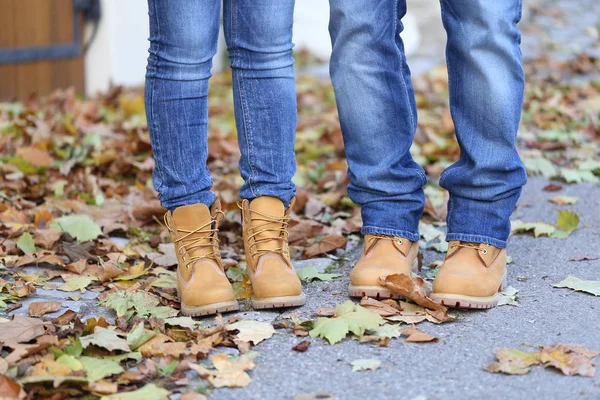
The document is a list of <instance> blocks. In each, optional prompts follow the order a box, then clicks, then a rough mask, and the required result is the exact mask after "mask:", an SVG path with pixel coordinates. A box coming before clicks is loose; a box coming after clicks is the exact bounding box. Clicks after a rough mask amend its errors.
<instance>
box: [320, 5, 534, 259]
mask: <svg viewBox="0 0 600 400" xmlns="http://www.w3.org/2000/svg"><path fill="white" fill-rule="evenodd" d="M441 3H442V18H443V22H444V27H445V28H446V31H447V34H448V43H447V51H446V56H447V62H448V73H449V84H450V108H451V112H452V117H453V119H454V125H455V127H456V136H457V138H458V142H459V145H460V149H461V155H460V159H459V161H458V162H457V163H455V164H453V165H452V166H450V167H449V168H448V169H446V170H445V171H444V173H443V174H442V176H441V178H440V185H441V186H442V187H444V188H445V189H447V190H448V191H449V192H450V203H449V205H448V236H447V239H448V240H462V241H467V242H479V243H487V244H491V245H493V246H496V247H501V248H503V247H505V246H506V240H507V238H508V235H509V233H510V221H509V218H510V215H511V213H512V211H513V208H514V207H515V204H516V202H517V200H518V198H519V195H520V193H521V187H522V186H523V185H524V184H525V182H526V179H527V176H526V172H525V169H524V167H523V164H522V163H521V160H520V158H519V155H518V154H517V150H516V147H515V141H516V136H517V130H518V126H519V119H520V115H521V106H522V102H523V88H524V77H523V68H522V61H521V51H520V48H519V45H520V40H521V38H520V33H519V30H518V29H517V23H518V21H519V20H520V18H521V0H441ZM330 5H331V22H330V33H331V39H332V43H333V54H332V59H331V78H332V81H333V85H334V88H335V93H336V98H337V103H338V110H339V114H340V121H341V124H342V132H343V135H344V141H345V146H346V155H347V157H348V164H349V176H350V181H351V184H350V186H349V189H348V192H349V195H350V197H351V198H352V200H353V201H354V202H356V203H358V204H360V205H361V206H362V216H363V221H364V226H363V229H362V232H363V233H380V234H385V235H394V236H401V237H405V238H408V239H410V240H418V239H419V232H418V224H419V219H420V217H421V214H422V212H423V207H424V202H425V198H424V194H423V190H422V186H423V185H424V184H425V182H426V177H425V175H424V173H423V169H422V168H421V167H420V166H419V165H417V164H416V163H415V162H414V161H413V159H412V157H411V155H410V153H409V149H410V146H411V144H412V141H413V138H414V134H415V129H416V124H417V111H416V106H415V98H414V93H413V88H412V85H411V79H410V71H409V68H408V65H407V64H406V57H405V54H404V47H403V44H402V40H401V39H400V33H401V32H402V22H401V18H402V17H403V16H404V14H405V13H406V1H405V0H330Z"/></svg>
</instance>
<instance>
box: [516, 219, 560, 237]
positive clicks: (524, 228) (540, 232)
mask: <svg viewBox="0 0 600 400" xmlns="http://www.w3.org/2000/svg"><path fill="white" fill-rule="evenodd" d="M511 225H512V233H524V232H533V235H534V236H535V237H539V236H550V235H552V234H553V233H554V231H556V228H555V227H554V225H551V224H547V223H545V222H522V221H511Z"/></svg>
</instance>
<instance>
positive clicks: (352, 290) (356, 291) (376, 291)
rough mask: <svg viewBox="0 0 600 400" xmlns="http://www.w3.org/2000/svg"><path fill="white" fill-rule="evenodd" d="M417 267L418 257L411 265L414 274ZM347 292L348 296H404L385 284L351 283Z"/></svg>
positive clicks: (400, 298) (397, 298) (395, 297)
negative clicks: (363, 284) (364, 284)
mask: <svg viewBox="0 0 600 400" xmlns="http://www.w3.org/2000/svg"><path fill="white" fill-rule="evenodd" d="M418 269H419V259H418V257H417V258H415V261H413V265H412V273H413V274H416V272H417V271H418ZM348 293H349V295H350V297H360V298H363V297H365V296H366V297H372V298H374V299H377V300H379V299H381V300H385V299H394V300H403V299H404V296H403V295H401V294H398V293H394V292H392V291H391V290H389V289H388V288H386V287H385V286H380V285H377V286H362V285H353V284H350V286H348Z"/></svg>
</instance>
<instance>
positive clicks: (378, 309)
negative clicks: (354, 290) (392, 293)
mask: <svg viewBox="0 0 600 400" xmlns="http://www.w3.org/2000/svg"><path fill="white" fill-rule="evenodd" d="M360 305H361V306H363V307H364V308H366V309H368V310H370V311H373V312H375V313H377V314H379V315H381V316H382V317H391V316H392V315H398V314H400V310H399V309H398V308H395V307H393V306H392V305H390V304H387V303H384V302H382V301H378V300H375V299H372V298H370V297H363V298H362V299H361V300H360Z"/></svg>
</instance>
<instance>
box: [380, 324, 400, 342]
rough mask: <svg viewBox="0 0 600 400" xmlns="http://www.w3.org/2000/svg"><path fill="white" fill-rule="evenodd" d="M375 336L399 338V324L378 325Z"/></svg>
mask: <svg viewBox="0 0 600 400" xmlns="http://www.w3.org/2000/svg"><path fill="white" fill-rule="evenodd" d="M377 336H383V337H388V338H390V339H393V338H399V337H400V329H399V325H390V324H385V325H383V326H380V327H379V330H378V331H377Z"/></svg>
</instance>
